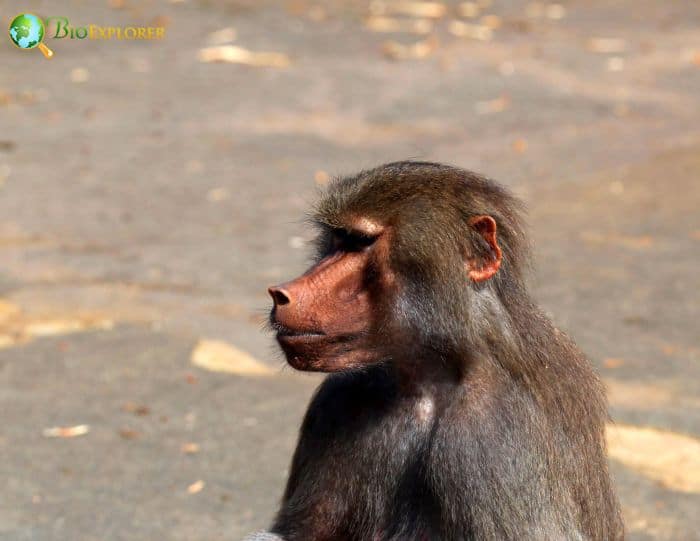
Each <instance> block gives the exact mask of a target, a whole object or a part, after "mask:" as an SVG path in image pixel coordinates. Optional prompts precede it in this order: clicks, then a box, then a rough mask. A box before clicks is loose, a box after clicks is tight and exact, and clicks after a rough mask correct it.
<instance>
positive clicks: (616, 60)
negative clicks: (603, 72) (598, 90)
mask: <svg viewBox="0 0 700 541" xmlns="http://www.w3.org/2000/svg"><path fill="white" fill-rule="evenodd" d="M605 67H606V69H607V70H608V71H622V70H623V69H625V59H624V58H622V57H621V56H613V57H611V58H608V61H607V62H606V64H605Z"/></svg>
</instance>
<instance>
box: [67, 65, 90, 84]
mask: <svg viewBox="0 0 700 541" xmlns="http://www.w3.org/2000/svg"><path fill="white" fill-rule="evenodd" d="M88 79H90V72H89V71H88V70H87V69H86V68H73V69H72V70H71V71H70V80H71V81H73V82H74V83H84V82H86V81H87V80H88Z"/></svg>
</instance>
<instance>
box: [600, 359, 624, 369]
mask: <svg viewBox="0 0 700 541" xmlns="http://www.w3.org/2000/svg"><path fill="white" fill-rule="evenodd" d="M624 364H625V361H623V360H622V359H616V358H615V357H608V358H607V359H603V366H605V368H620V367H621V366H622V365H624Z"/></svg>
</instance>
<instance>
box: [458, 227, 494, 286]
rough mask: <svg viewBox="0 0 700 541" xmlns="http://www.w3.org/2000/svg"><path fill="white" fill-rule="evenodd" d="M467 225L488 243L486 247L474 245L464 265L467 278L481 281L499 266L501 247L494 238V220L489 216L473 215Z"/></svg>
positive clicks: (487, 277)
mask: <svg viewBox="0 0 700 541" xmlns="http://www.w3.org/2000/svg"><path fill="white" fill-rule="evenodd" d="M469 227H471V228H472V230H473V231H474V232H475V233H476V234H477V235H478V236H480V237H481V238H482V239H483V240H484V242H485V243H486V244H487V245H488V249H484V248H485V246H484V247H482V248H481V249H478V248H477V247H474V248H475V250H474V252H475V253H474V254H473V255H471V256H470V257H469V258H468V259H467V261H466V263H465V265H466V267H467V273H468V274H469V278H470V279H472V280H473V281H475V282H483V281H484V280H488V279H489V278H491V277H492V276H493V275H494V274H496V272H498V269H499V268H500V266H501V257H502V254H501V247H500V246H499V245H498V241H497V240H496V220H494V219H493V218H492V217H491V216H474V217H473V218H471V219H470V220H469Z"/></svg>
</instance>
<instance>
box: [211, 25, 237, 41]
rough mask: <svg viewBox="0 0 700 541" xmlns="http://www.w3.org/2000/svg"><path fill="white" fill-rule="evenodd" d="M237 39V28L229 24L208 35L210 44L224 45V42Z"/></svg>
mask: <svg viewBox="0 0 700 541" xmlns="http://www.w3.org/2000/svg"><path fill="white" fill-rule="evenodd" d="M235 39H236V30H235V29H234V28H233V27H231V26H228V27H226V28H222V29H221V30H216V31H215V32H212V33H211V34H209V35H208V36H207V43H208V44H209V45H223V44H224V43H231V42H232V41H233V40H235Z"/></svg>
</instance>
